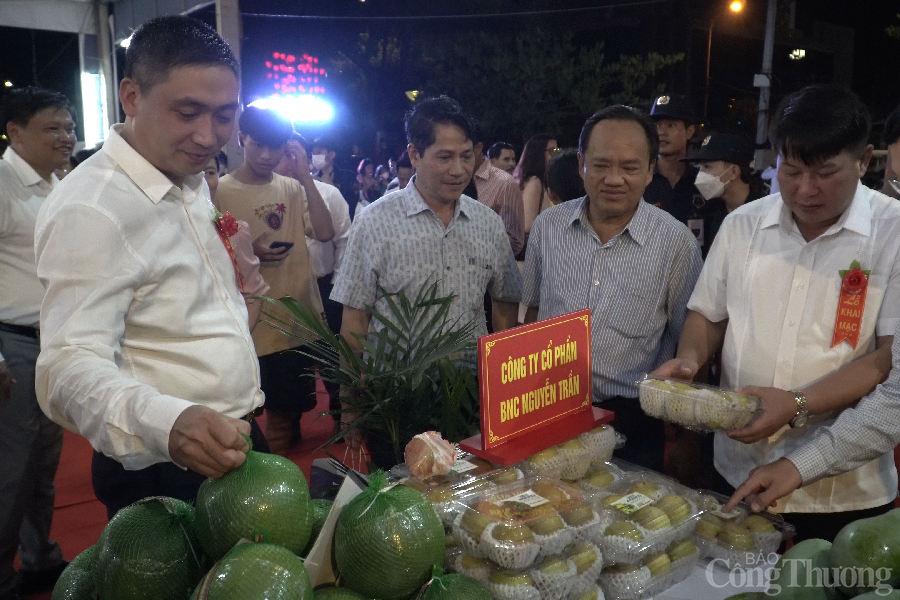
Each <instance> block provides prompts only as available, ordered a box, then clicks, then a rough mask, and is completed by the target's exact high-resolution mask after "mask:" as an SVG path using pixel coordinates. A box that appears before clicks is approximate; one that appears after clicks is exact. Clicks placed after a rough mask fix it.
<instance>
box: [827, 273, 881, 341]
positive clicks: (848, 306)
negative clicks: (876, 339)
mask: <svg viewBox="0 0 900 600" xmlns="http://www.w3.org/2000/svg"><path fill="white" fill-rule="evenodd" d="M870 272H871V271H863V270H862V269H861V268H860V266H859V262H858V261H855V260H854V261H853V262H852V263H850V269H849V270H847V271H843V270H842V271H839V273H840V274H841V277H842V279H841V297H840V299H839V300H838V308H837V316H836V317H835V320H834V337H833V338H832V340H831V347H832V348H834V347H835V346H837V345H838V344H840V343H841V342H843V341H844V340H847V343H849V344H850V347H851V348H856V345H857V344H858V343H859V331H860V328H861V327H862V319H863V310H864V309H865V307H866V290H867V289H868V287H869V273H870Z"/></svg>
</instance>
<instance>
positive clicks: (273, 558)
mask: <svg viewBox="0 0 900 600" xmlns="http://www.w3.org/2000/svg"><path fill="white" fill-rule="evenodd" d="M255 598H265V599H266V600H313V591H312V586H311V585H310V582H309V575H308V574H307V572H306V567H304V566H303V561H302V560H300V558H299V557H298V556H297V555H296V554H294V553H293V552H291V551H290V550H288V549H287V548H285V547H283V546H276V545H275V544H267V543H265V542H259V543H246V544H238V545H237V546H235V547H234V548H232V550H231V551H230V552H229V553H228V554H226V555H225V558H223V559H222V560H220V561H219V562H217V563H216V564H215V565H214V566H213V568H212V569H210V571H209V573H207V574H206V575H205V576H204V577H203V580H202V581H201V582H200V584H199V585H198V586H197V589H196V590H194V595H193V596H191V600H252V599H255Z"/></svg>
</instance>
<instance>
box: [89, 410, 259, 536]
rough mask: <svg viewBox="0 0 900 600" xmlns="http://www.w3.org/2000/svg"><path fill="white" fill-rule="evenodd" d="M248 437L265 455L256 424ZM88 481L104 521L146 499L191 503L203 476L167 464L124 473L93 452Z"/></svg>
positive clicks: (121, 467) (110, 461)
mask: <svg viewBox="0 0 900 600" xmlns="http://www.w3.org/2000/svg"><path fill="white" fill-rule="evenodd" d="M250 438H251V440H252V441H253V449H254V450H256V451H257V452H265V453H268V452H269V444H268V442H266V436H264V435H263V432H262V430H261V429H260V427H259V424H258V423H257V422H256V421H253V422H252V423H250ZM91 480H92V483H93V485H94V494H95V495H96V496H97V499H98V500H100V502H102V503H103V504H104V506H106V516H107V518H109V519H112V518H113V516H114V515H115V514H116V513H117V512H119V510H120V509H122V508H125V507H126V506H128V505H130V504H134V503H135V502H137V501H138V500H143V499H144V498H147V497H150V496H168V497H170V498H178V499H179V500H184V501H185V502H188V503H190V504H194V503H195V502H196V501H197V491H198V490H199V489H200V484H201V483H203V482H204V481H206V477H204V476H203V475H200V474H199V473H195V472H193V471H189V470H186V469H182V468H181V467H178V466H176V465H175V464H174V463H170V462H164V463H156V464H155V465H150V466H149V467H147V468H145V469H140V470H138V471H127V470H125V467H123V466H122V464H121V463H120V462H118V461H117V460H114V459H112V458H110V457H108V456H105V455H103V454H100V453H99V452H96V451H95V452H94V456H93V458H92V459H91Z"/></svg>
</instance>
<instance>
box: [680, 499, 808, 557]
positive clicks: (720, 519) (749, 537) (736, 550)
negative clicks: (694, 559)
mask: <svg viewBox="0 0 900 600" xmlns="http://www.w3.org/2000/svg"><path fill="white" fill-rule="evenodd" d="M700 493H701V495H702V502H703V504H704V505H705V506H706V507H707V508H708V509H709V512H707V513H706V514H704V515H703V516H702V518H701V519H700V520H699V521H697V523H696V525H695V528H694V541H695V542H696V543H697V546H698V547H699V548H700V553H701V555H702V556H704V557H712V558H722V559H725V560H728V561H730V564H731V565H737V566H739V567H745V566H750V565H752V564H755V562H756V561H758V560H759V558H758V557H759V555H760V554H762V555H763V556H769V555H770V554H772V553H773V552H776V551H777V550H778V547H779V546H780V545H781V543H782V542H783V541H785V540H789V539H790V538H792V537H794V535H795V534H796V530H795V529H794V526H793V525H791V524H790V523H788V522H786V521H785V520H784V517H782V516H781V515H777V514H774V513H770V512H759V513H751V512H750V507H749V506H747V505H746V504H745V503H743V502H741V503H739V504H738V506H737V507H736V508H735V509H734V510H733V511H731V512H730V513H724V512H722V507H723V506H724V505H725V504H726V503H727V502H728V497H727V496H723V495H722V494H717V493H715V492H711V491H708V490H701V491H700Z"/></svg>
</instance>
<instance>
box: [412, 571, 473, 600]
mask: <svg viewBox="0 0 900 600" xmlns="http://www.w3.org/2000/svg"><path fill="white" fill-rule="evenodd" d="M416 598H418V599H419V600H491V595H490V593H488V591H487V590H486V589H484V586H483V585H481V584H480V583H478V582H477V581H475V580H474V579H472V578H471V577H467V576H466V575H459V574H455V573H454V574H446V575H445V574H444V570H443V569H441V568H440V567H435V568H434V577H432V578H431V581H429V582H428V583H426V584H425V586H424V588H423V590H422V592H420V594H419V595H418V596H416Z"/></svg>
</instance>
